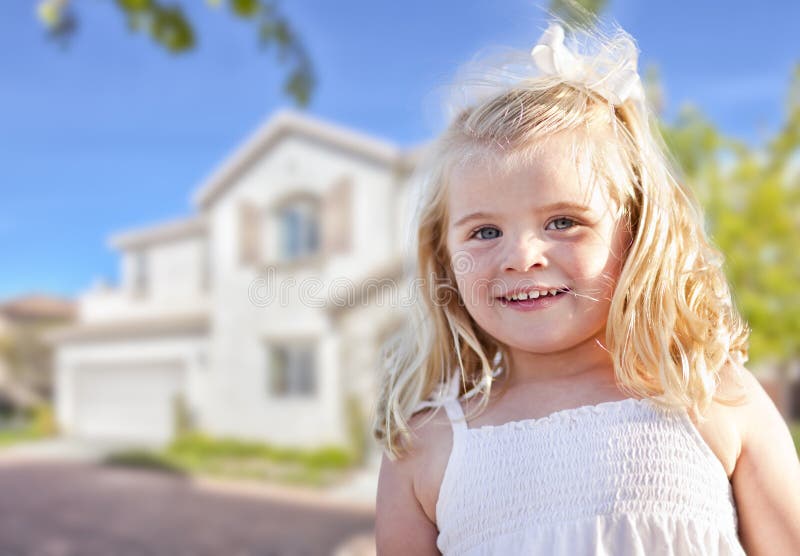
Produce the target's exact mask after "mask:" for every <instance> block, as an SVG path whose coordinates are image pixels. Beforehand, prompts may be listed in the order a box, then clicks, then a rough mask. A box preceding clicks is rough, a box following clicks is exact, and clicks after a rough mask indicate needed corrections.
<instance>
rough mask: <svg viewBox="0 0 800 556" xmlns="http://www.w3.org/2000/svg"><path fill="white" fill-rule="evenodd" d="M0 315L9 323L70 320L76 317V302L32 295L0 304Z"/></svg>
mask: <svg viewBox="0 0 800 556" xmlns="http://www.w3.org/2000/svg"><path fill="white" fill-rule="evenodd" d="M0 314H2V315H3V316H4V317H6V319H7V320H9V321H19V320H27V321H30V320H70V319H72V318H74V317H75V302H74V301H72V300H70V299H65V298H62V297H55V296H52V295H46V294H30V295H25V296H21V297H17V298H14V299H10V300H7V301H5V302H3V303H2V304H0Z"/></svg>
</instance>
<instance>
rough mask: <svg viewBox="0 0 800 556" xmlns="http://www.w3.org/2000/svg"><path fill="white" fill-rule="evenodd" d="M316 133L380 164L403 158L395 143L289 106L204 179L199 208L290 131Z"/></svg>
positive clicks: (197, 200) (197, 194)
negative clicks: (306, 114)
mask: <svg viewBox="0 0 800 556" xmlns="http://www.w3.org/2000/svg"><path fill="white" fill-rule="evenodd" d="M290 133H293V134H299V135H305V136H307V137H313V138H315V139H318V140H320V141H322V142H325V143H328V144H330V145H334V146H336V147H339V148H341V149H343V150H345V151H350V152H352V153H355V154H358V155H360V156H362V157H366V158H368V159H370V160H372V161H374V162H377V163H379V164H385V165H387V166H393V165H395V164H397V163H398V162H401V151H400V149H399V148H398V147H396V146H395V145H393V144H391V143H388V142H385V141H382V140H379V139H376V138H374V137H370V136H368V135H365V134H362V133H358V132H356V131H353V130H351V129H347V128H344V127H340V126H338V125H334V124H331V123H328V122H323V121H321V120H318V119H316V118H311V117H309V116H305V115H302V114H300V113H298V112H294V111H290V110H286V111H281V112H278V113H276V114H275V115H274V116H273V117H271V118H270V119H268V120H267V121H266V123H264V124H263V125H262V126H261V127H260V128H258V129H257V130H256V131H255V132H254V133H253V134H252V135H251V136H250V137H248V138H247V139H245V141H244V142H243V143H242V144H241V145H239V147H238V148H237V149H236V150H235V151H234V152H233V153H232V154H231V155H230V156H229V157H228V158H227V159H226V160H225V161H224V162H223V163H222V164H221V165H220V166H219V167H217V169H216V170H214V172H213V173H212V174H211V176H209V177H208V178H207V179H206V180H205V182H203V183H202V184H201V185H200V187H199V188H198V189H197V191H196V192H195V194H194V197H193V200H194V203H195V205H197V206H198V208H201V209H205V208H208V207H209V206H210V205H211V204H212V203H213V202H214V201H215V200H216V199H217V198H218V197H219V196H220V195H221V194H222V193H223V192H225V191H226V190H227V189H228V188H229V187H230V186H231V185H233V183H234V182H235V181H236V178H237V177H239V176H240V175H241V174H242V173H243V172H244V171H245V170H247V168H249V167H250V165H251V164H253V163H254V162H255V161H256V160H258V159H259V158H260V157H261V156H262V155H263V153H264V151H266V150H268V149H269V148H271V147H272V146H273V145H274V144H275V143H276V141H278V140H279V139H280V138H281V137H284V136H285V135H287V134H290Z"/></svg>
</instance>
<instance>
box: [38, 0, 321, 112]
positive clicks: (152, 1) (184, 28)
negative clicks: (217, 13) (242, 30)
mask: <svg viewBox="0 0 800 556" xmlns="http://www.w3.org/2000/svg"><path fill="white" fill-rule="evenodd" d="M206 1H207V3H208V4H209V5H210V6H211V7H214V8H218V7H220V5H221V4H223V3H225V4H227V6H228V8H229V10H230V12H231V13H232V14H233V15H234V16H236V17H239V18H241V19H243V20H247V21H249V22H252V24H253V25H254V26H255V27H256V30H257V35H258V40H259V44H260V45H261V46H262V47H263V48H271V47H273V46H274V47H275V48H276V49H277V54H278V60H279V61H280V63H282V64H286V65H288V66H289V72H288V75H287V77H286V79H285V81H284V85H283V88H284V91H285V92H286V94H288V95H289V96H290V97H292V98H293V99H294V100H295V102H296V103H297V104H299V105H301V106H305V105H307V104H308V102H309V100H310V99H311V93H312V92H313V90H314V86H315V78H314V70H313V67H312V64H311V60H310V58H309V57H308V54H307V53H306V51H305V48H304V47H303V43H302V41H301V40H300V38H299V37H298V35H297V34H296V33H295V31H294V30H293V29H292V26H291V25H290V23H289V21H288V20H287V19H286V17H285V16H283V15H282V14H281V13H280V11H279V10H278V7H277V5H276V2H275V1H274V0H206ZM113 2H114V4H115V5H116V6H117V8H118V9H119V10H120V12H121V13H122V15H123V16H124V17H125V20H126V22H127V24H128V28H129V29H130V30H131V31H133V32H145V33H147V34H149V35H150V37H151V38H152V40H153V41H155V42H156V44H158V45H159V46H161V47H163V48H164V49H165V50H166V51H167V52H170V53H172V54H182V53H185V52H189V51H191V50H192V49H193V48H194V47H195V45H196V43H197V38H196V36H195V32H194V26H193V25H192V22H191V21H190V20H189V18H188V17H187V16H186V15H185V13H184V11H183V9H182V7H181V4H180V3H172V4H170V5H167V4H166V3H164V2H163V0H113ZM82 9H85V7H82ZM37 13H38V16H39V19H40V20H41V21H42V23H43V24H44V26H45V28H46V29H47V33H48V35H49V36H50V37H51V38H52V39H55V40H57V41H59V42H61V43H62V44H66V43H67V42H68V41H69V40H71V38H72V37H73V36H74V35H75V33H76V31H77V29H78V12H77V8H76V7H75V3H74V2H72V1H71V0H41V1H40V2H39V5H38V9H37Z"/></svg>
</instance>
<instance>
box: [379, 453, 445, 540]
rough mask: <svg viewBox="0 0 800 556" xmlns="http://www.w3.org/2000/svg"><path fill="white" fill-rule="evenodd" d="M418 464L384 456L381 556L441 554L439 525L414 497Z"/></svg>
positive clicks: (382, 463) (380, 485) (381, 484)
mask: <svg viewBox="0 0 800 556" xmlns="http://www.w3.org/2000/svg"><path fill="white" fill-rule="evenodd" d="M414 464H415V461H414V459H413V457H412V456H409V457H408V458H405V459H400V460H398V461H391V460H390V459H389V458H387V457H386V455H384V456H383V461H382V462H381V471H380V476H379V478H378V498H377V503H376V516H375V541H376V544H377V548H378V555H379V556H392V555H395V554H397V555H407V554H414V555H420V556H426V555H428V554H439V551H438V549H437V548H436V537H437V535H438V530H437V529H436V525H435V524H434V523H431V521H430V520H429V519H428V517H427V515H425V512H424V511H423V509H422V506H421V505H420V503H419V500H418V499H417V496H416V494H415V493H414V486H413V485H414Z"/></svg>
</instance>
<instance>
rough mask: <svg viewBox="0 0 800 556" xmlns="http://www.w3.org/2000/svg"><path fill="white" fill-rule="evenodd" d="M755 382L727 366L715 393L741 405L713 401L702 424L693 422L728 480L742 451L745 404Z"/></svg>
mask: <svg viewBox="0 0 800 556" xmlns="http://www.w3.org/2000/svg"><path fill="white" fill-rule="evenodd" d="M757 384H758V380H757V379H756V378H755V377H754V376H753V375H752V373H750V371H748V370H747V369H745V368H744V367H736V366H733V365H728V366H726V367H725V368H723V369H722V371H721V373H720V384H719V388H718V390H717V394H718V395H719V396H722V397H724V398H731V399H736V398H738V397H740V396H741V397H742V400H741V402H739V403H737V404H734V405H728V404H725V403H722V402H720V401H718V400H717V399H715V400H714V401H712V403H711V406H710V407H709V408H708V411H707V412H706V414H705V419H703V420H702V421H700V420H697V419H693V422H694V424H695V426H696V428H697V430H698V432H700V435H701V436H702V437H703V439H704V440H705V441H706V444H708V446H709V448H711V451H712V452H714V454H715V455H716V456H717V459H719V461H720V463H721V464H722V467H723V468H724V469H725V473H726V474H727V475H728V478H729V479H730V478H731V476H732V475H733V472H734V469H735V468H736V462H737V461H738V459H739V455H740V454H741V452H742V438H743V433H744V430H743V429H744V427H745V426H746V424H747V417H746V408H745V405H746V404H747V403H749V400H750V398H752V396H753V394H752V389H753V388H754V387H755V385H757Z"/></svg>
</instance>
